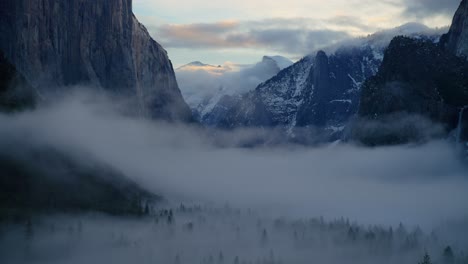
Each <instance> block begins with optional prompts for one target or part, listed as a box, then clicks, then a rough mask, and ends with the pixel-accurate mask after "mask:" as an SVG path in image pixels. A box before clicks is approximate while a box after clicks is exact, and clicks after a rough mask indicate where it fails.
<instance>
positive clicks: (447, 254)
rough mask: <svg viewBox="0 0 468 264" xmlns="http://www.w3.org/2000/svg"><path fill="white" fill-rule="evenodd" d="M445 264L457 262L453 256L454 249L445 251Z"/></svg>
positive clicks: (448, 248) (447, 248) (449, 248)
mask: <svg viewBox="0 0 468 264" xmlns="http://www.w3.org/2000/svg"><path fill="white" fill-rule="evenodd" d="M442 257H443V260H444V263H445V264H453V263H454V262H455V256H454V254H453V250H452V247H450V246H448V247H446V248H445V249H444V254H443V255H442Z"/></svg>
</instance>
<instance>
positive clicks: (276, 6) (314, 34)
mask: <svg viewBox="0 0 468 264" xmlns="http://www.w3.org/2000/svg"><path fill="white" fill-rule="evenodd" d="M460 2H461V1H460V0H379V1H375V0H327V1H323V0H287V1H272V0H236V1H229V0H222V1H213V0H172V1H167V0H164V1H163V0H134V4H133V5H134V12H135V13H136V15H137V17H138V18H139V20H140V21H141V22H143V23H144V24H145V25H146V26H147V28H148V29H149V31H150V33H151V34H152V36H153V37H154V38H155V39H156V40H157V41H158V42H159V43H161V44H162V45H163V46H164V47H165V48H166V49H167V50H168V52H169V56H170V58H171V59H172V61H173V63H174V64H175V66H176V67H177V66H181V65H183V64H185V63H188V62H191V61H196V60H199V61H203V62H205V63H210V64H222V63H223V62H225V61H233V62H236V63H253V62H255V61H258V60H260V59H261V57H262V56H263V55H277V54H278V55H283V56H286V57H289V58H291V59H298V58H299V57H301V56H303V55H306V54H307V53H309V52H311V51H313V50H315V49H317V48H320V47H323V46H326V45H329V44H332V43H334V42H337V41H340V40H343V39H346V38H349V37H352V36H360V35H367V34H369V33H373V32H375V31H377V30H380V29H385V28H393V27H397V26H399V25H402V24H404V23H407V22H420V23H424V24H426V25H428V26H431V27H442V26H446V25H449V24H450V22H451V19H452V17H453V14H454V12H455V10H456V8H457V7H458V5H459V3H460Z"/></svg>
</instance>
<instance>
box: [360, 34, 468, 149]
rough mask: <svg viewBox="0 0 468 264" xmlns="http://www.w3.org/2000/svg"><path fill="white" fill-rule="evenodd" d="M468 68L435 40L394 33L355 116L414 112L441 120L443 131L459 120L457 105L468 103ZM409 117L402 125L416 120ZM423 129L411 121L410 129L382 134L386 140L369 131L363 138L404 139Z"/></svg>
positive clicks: (398, 116)
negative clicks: (396, 35) (398, 35)
mask: <svg viewBox="0 0 468 264" xmlns="http://www.w3.org/2000/svg"><path fill="white" fill-rule="evenodd" d="M467 73H468V63H467V62H466V61H465V60H464V59H462V58H460V57H457V56H455V55H454V54H452V53H451V52H448V51H446V50H445V49H443V48H441V47H440V46H439V45H437V44H434V43H433V42H431V41H426V40H421V39H412V38H407V37H396V38H395V39H393V40H392V42H391V43H390V46H389V47H388V49H387V51H386V52H385V57H384V60H383V63H382V66H381V67H380V69H379V72H378V74H377V75H376V76H374V77H372V78H369V79H368V80H367V81H366V83H365V84H364V86H363V88H362V94H361V104H360V108H359V116H360V117H361V118H363V119H365V120H367V121H369V120H370V121H381V122H382V121H384V122H385V123H387V124H388V123H389V122H390V121H391V120H390V119H389V118H390V117H392V116H393V117H396V118H394V120H402V116H409V115H417V116H420V117H422V118H425V119H427V120H430V121H431V122H434V123H436V124H441V125H442V126H443V128H444V130H445V131H446V132H449V131H452V130H454V129H455V128H457V126H458V117H459V112H460V109H461V108H462V107H463V106H465V105H467V104H468V75H467ZM408 120H409V121H410V123H408V124H407V125H409V126H414V125H415V122H414V120H412V119H408ZM424 127H426V126H424ZM385 130H388V128H387V129H385ZM418 130H419V131H418ZM425 130H427V129H425ZM399 131H400V132H401V129H400V130H399ZM424 132H425V131H421V129H420V128H418V127H414V129H412V130H411V133H410V135H409V134H404V133H403V134H400V135H398V136H392V135H387V136H388V137H387V139H388V140H383V139H378V138H376V137H374V136H372V138H373V140H372V141H373V142H366V143H370V144H387V143H388V144H397V143H405V142H408V141H414V140H415V139H417V137H418V136H417V135H416V134H418V133H424ZM415 133H416V134H415ZM354 134H355V135H354V136H355V137H358V138H360V137H361V136H362V135H367V133H366V132H365V131H363V130H361V129H359V128H358V129H357V132H355V133H354ZM415 135H416V136H415ZM360 139H361V140H363V141H367V139H366V138H360ZM375 140H377V141H375Z"/></svg>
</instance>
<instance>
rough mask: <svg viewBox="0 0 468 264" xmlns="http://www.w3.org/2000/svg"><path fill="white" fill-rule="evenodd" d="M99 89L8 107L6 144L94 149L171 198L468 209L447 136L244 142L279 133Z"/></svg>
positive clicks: (378, 219) (318, 208)
mask: <svg viewBox="0 0 468 264" xmlns="http://www.w3.org/2000/svg"><path fill="white" fill-rule="evenodd" d="M96 98H99V97H97V96H96V95H95V94H91V95H88V96H79V97H72V98H67V99H65V100H63V101H62V102H60V103H56V104H52V105H49V106H47V107H41V108H39V109H38V110H36V111H34V112H26V113H22V114H16V115H1V116H0V143H1V144H2V145H4V144H7V143H8V142H21V143H20V144H18V145H17V146H15V148H16V149H17V150H21V149H22V146H21V144H24V145H25V146H29V145H31V144H35V145H38V146H45V147H51V148H53V149H56V150H57V151H61V152H65V153H75V155H72V156H74V157H80V155H85V156H86V158H87V159H89V158H94V159H95V160H97V161H98V162H102V163H104V164H108V165H109V166H112V167H113V168H115V169H116V170H118V171H120V172H122V173H123V174H124V175H127V176H128V177H131V178H132V179H133V180H135V181H136V182H138V183H140V184H141V185H142V186H145V187H146V188H149V189H150V190H151V191H154V192H156V193H158V194H162V195H164V196H165V197H166V198H167V199H169V200H170V201H177V200H180V199H182V200H189V201H206V202H212V203H215V204H224V203H225V202H229V203H231V204H233V205H236V206H242V207H243V208H270V209H272V210H274V212H275V213H277V214H280V215H281V214H283V213H285V214H286V213H287V214H288V215H296V216H307V217H310V216H320V215H322V216H325V217H327V218H334V217H341V216H345V217H350V218H351V219H356V220H358V221H360V222H362V223H365V224H368V223H369V224H397V223H399V222H400V221H403V222H405V223H410V224H421V225H425V226H433V225H436V224H438V223H439V222H440V221H443V220H446V219H454V218H459V217H463V216H466V212H468V204H467V203H466V200H467V199H468V193H467V192H466V189H467V188H468V178H467V177H466V175H467V174H466V170H467V168H466V167H465V166H464V165H463V164H462V163H461V162H460V161H459V160H458V159H457V156H456V154H455V151H454V150H453V149H452V147H451V146H449V145H448V144H446V143H444V142H432V143H430V144H427V145H423V146H419V147H410V146H400V147H388V148H376V149H367V148H359V147H354V146H350V145H343V146H335V147H317V148H304V147H299V146H294V145H277V146H276V147H267V146H265V147H258V148H254V149H252V148H239V147H237V146H239V145H243V143H245V142H249V141H252V140H255V139H256V138H267V137H268V136H269V134H270V133H271V134H272V133H273V132H271V131H267V130H239V131H233V132H222V131H211V132H210V131H206V130H204V129H200V128H197V127H191V126H185V125H181V124H172V125H171V124H166V123H154V122H149V121H145V120H139V119H132V118H129V117H125V116H121V115H120V114H118V113H116V112H115V111H113V110H112V108H109V107H108V106H109V101H108V100H104V101H103V100H98V99H96ZM114 102H115V100H114ZM12 139H15V140H12ZM217 141H221V142H223V144H218V143H216V142H217ZM220 145H222V146H223V147H220ZM0 151H8V150H7V149H5V148H3V147H2V148H0Z"/></svg>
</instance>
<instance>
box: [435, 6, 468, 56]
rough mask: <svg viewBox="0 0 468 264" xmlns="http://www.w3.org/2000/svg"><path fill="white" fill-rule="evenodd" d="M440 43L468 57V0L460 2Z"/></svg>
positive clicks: (459, 54) (457, 53)
mask: <svg viewBox="0 0 468 264" xmlns="http://www.w3.org/2000/svg"><path fill="white" fill-rule="evenodd" d="M441 44H442V45H443V46H444V47H445V48H446V49H447V50H449V51H451V52H453V53H455V54H456V55H457V56H464V57H466V58H468V0H463V1H462V2H461V4H460V7H459V8H458V10H457V12H456V13H455V16H454V18H453V22H452V26H451V27H450V31H449V32H448V33H447V34H445V35H444V36H443V37H442V39H441Z"/></svg>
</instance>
